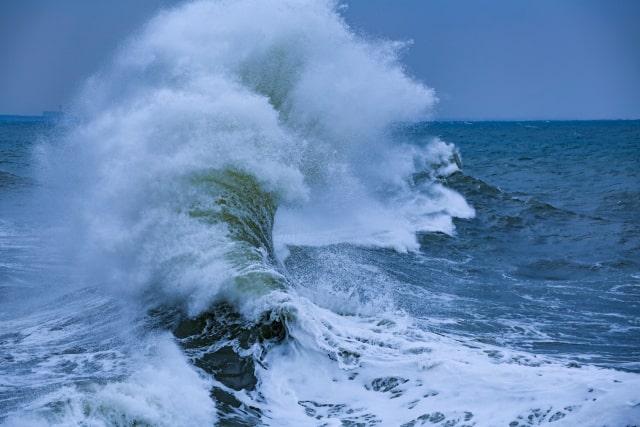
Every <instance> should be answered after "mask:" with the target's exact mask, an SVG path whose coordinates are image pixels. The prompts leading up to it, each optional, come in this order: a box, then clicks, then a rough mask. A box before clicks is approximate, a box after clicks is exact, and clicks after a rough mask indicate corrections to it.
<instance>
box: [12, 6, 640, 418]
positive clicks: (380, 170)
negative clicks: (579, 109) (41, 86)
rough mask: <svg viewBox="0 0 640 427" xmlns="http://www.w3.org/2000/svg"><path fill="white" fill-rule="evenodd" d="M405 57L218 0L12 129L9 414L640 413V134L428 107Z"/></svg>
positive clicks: (191, 9)
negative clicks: (444, 117) (56, 109)
mask: <svg viewBox="0 0 640 427" xmlns="http://www.w3.org/2000/svg"><path fill="white" fill-rule="evenodd" d="M403 48H404V47H403V46H402V44H400V43H396V42H390V41H385V40H375V39H369V38H367V37H366V36H364V35H361V34H355V33H353V32H352V31H351V30H350V29H349V28H348V26H347V25H346V24H345V23H344V22H343V20H342V19H341V17H340V9H339V8H337V7H336V5H335V4H334V3H333V2H331V1H323V0H282V1H278V2H273V1H266V0H240V1H236V2H217V1H216V2H214V1H196V2H192V3H188V4H186V5H183V6H180V7H178V8H175V9H171V10H167V11H165V12H162V13H160V14H159V15H158V16H156V17H155V18H153V19H152V20H151V21H150V22H149V23H148V24H147V25H146V26H145V27H144V28H142V29H140V30H139V31H138V32H137V33H136V34H134V35H133V36H132V37H131V38H130V39H129V41H128V42H126V43H124V44H123V46H122V47H121V49H120V50H119V51H118V52H116V53H115V55H114V56H113V58H112V59H111V60H110V61H106V63H107V65H106V66H105V67H104V68H103V69H102V70H99V71H97V72H96V74H95V75H94V76H93V77H92V78H90V79H89V80H88V81H87V82H86V84H85V85H84V87H83V88H82V89H81V90H80V92H79V93H78V95H77V97H76V101H75V103H74V105H73V108H72V109H71V110H70V112H69V113H68V114H67V116H66V117H65V118H64V119H63V120H60V121H43V120H35V119H32V120H18V118H16V117H4V118H2V117H0V424H1V425H6V426H69V425H79V426H203V425H211V426H213V425H219V426H405V427H409V426H423V425H424V426H449V427H451V426H460V427H461V426H502V425H504V426H510V427H515V426H536V425H548V424H551V425H555V426H594V427H597V426H633V425H638V424H639V422H640V421H639V420H640V363H639V361H640V318H639V314H640V219H639V218H640V217H638V214H637V212H639V211H640V121H601V122H600V121H588V122H544V121H538V122H442V121H433V120H427V119H428V118H429V117H430V116H429V114H430V111H431V109H432V107H433V105H434V103H435V102H436V96H435V94H434V91H433V90H432V89H430V88H428V87H427V86H425V85H424V84H422V83H420V82H417V81H416V80H414V79H412V78H410V77H408V76H407V75H406V74H405V73H404V71H403V68H402V64H401V62H400V61H399V59H398V55H399V53H400V52H401V51H402V49H403ZM436 89H437V88H436Z"/></svg>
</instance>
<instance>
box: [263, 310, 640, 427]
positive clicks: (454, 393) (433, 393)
mask: <svg viewBox="0 0 640 427" xmlns="http://www.w3.org/2000/svg"><path fill="white" fill-rule="evenodd" d="M290 311H291V312H292V313H295V316H294V317H295V318H296V321H295V322H294V324H293V325H292V327H291V330H290V332H291V334H292V336H293V337H294V338H295V340H294V341H291V342H290V343H289V344H287V345H283V346H281V347H278V348H275V349H272V351H270V352H269V353H268V355H267V357H266V359H265V360H264V366H265V369H260V370H259V371H258V373H259V376H260V381H261V382H260V392H261V393H262V395H263V396H265V397H266V402H265V403H264V411H265V413H266V414H267V416H266V417H265V420H266V424H267V425H273V426H276V425H283V426H285V425H286V426H289V425H290V426H293V425H344V423H345V422H353V423H355V424H357V423H362V424H363V425H378V424H379V425H412V426H414V425H415V426H418V425H460V426H462V425H467V426H469V425H478V426H491V425H541V424H547V423H553V424H554V425H561V426H564V425H566V426H574V425H584V426H602V425H633V423H635V422H636V421H637V417H638V415H640V399H638V397H637V396H636V393H635V390H637V389H638V387H639V386H640V378H639V377H638V375H636V374H631V373H625V372H619V371H613V370H606V369H601V368H595V367H589V366H583V367H579V366H578V365H575V366H574V367H571V366H568V365H567V364H566V363H562V362H560V361H557V360H556V361H554V360H551V359H546V358H543V357H540V356H533V355H530V354H526V353H518V352H511V351H509V350H506V349H503V348H496V347H492V346H484V345H479V344H478V343H471V342H469V343H466V344H464V343H461V342H459V341H455V340H451V339H448V338H446V337H442V336H439V335H435V334H431V333H429V332H425V331H423V330H421V329H418V328H415V327H414V326H413V325H412V322H411V320H410V319H408V318H406V317H404V316H398V314H397V313H392V312H388V313H386V314H385V313H382V314H379V315H378V316H376V317H363V316H339V315H337V314H335V313H333V312H331V311H327V310H324V309H320V308H318V307H317V306H315V305H313V304H310V303H309V302H308V301H305V300H304V299H300V300H297V301H296V303H295V308H291V309H290ZM311 420H314V421H311ZM314 423H316V424H314Z"/></svg>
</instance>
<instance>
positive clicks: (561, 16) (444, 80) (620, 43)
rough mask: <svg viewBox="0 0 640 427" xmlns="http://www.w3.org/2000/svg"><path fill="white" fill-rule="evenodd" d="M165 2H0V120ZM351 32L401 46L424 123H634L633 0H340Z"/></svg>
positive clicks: (86, 65)
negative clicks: (430, 102) (426, 104)
mask: <svg viewBox="0 0 640 427" xmlns="http://www.w3.org/2000/svg"><path fill="white" fill-rule="evenodd" d="M173 3H176V1H175V0H136V1H128V0H110V1H108V2H107V1H86V0H20V1H18V0H0V114H39V113H40V112H41V111H42V110H50V109H57V108H58V106H60V105H62V107H63V109H64V105H65V103H66V102H67V100H68V98H69V97H70V96H71V94H72V93H73V91H74V90H75V88H77V87H78V85H79V84H80V83H81V82H82V81H83V80H84V79H85V78H86V77H87V76H88V75H90V74H91V73H92V72H94V71H95V70H97V69H98V68H99V67H100V65H101V64H103V63H104V61H106V60H108V58H109V54H110V52H112V51H113V50H114V49H116V48H117V46H118V44H119V43H120V42H121V41H122V40H123V39H124V38H125V37H126V36H127V35H128V34H130V33H131V32H132V31H134V30H135V29H136V28H137V27H139V26H140V25H142V24H143V23H144V21H145V20H147V19H148V18H149V17H150V16H151V15H152V14H153V13H154V12H155V11H156V10H157V9H158V8H160V7H162V6H163V5H170V4H173ZM347 4H348V8H347V9H346V11H345V12H343V13H344V16H345V18H346V20H347V22H349V23H350V24H351V25H352V27H353V28H354V29H356V31H358V32H362V33H366V34H369V35H370V36H373V37H379V38H388V39H395V40H412V41H413V44H412V45H411V47H410V48H409V49H408V50H407V51H406V52H405V54H404V57H403V62H404V63H405V64H406V68H407V72H408V73H409V74H411V75H412V76H413V77H415V78H417V79H418V80H421V81H423V82H424V83H425V84H427V85H428V86H430V87H433V88H434V89H435V90H436V93H437V95H438V97H439V98H440V102H439V103H438V105H437V107H436V111H435V115H434V118H436V119H508V120H509V119H510V120H513V119H515V120H521V119H616V118H631V119H640V25H638V22H640V1H637V0H485V1H478V0H394V1H392V0H348V1H347Z"/></svg>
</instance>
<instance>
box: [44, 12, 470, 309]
mask: <svg viewBox="0 0 640 427" xmlns="http://www.w3.org/2000/svg"><path fill="white" fill-rule="evenodd" d="M334 8H335V4H334V2H332V1H329V0H282V1H280V2H279V3H278V4H277V5H276V4H274V3H273V2H271V1H266V0H243V1H237V2H229V1H195V2H192V3H188V4H186V5H184V6H181V7H179V8H176V9H174V10H170V11H166V12H163V13H161V14H159V15H158V16H156V17H155V18H154V19H152V20H151V21H150V22H149V23H148V25H147V26H146V27H145V28H144V29H142V30H141V31H140V32H138V33H137V34H136V35H135V36H134V37H132V38H131V39H130V40H129V41H128V42H127V43H126V44H125V45H124V47H123V48H122V49H121V50H120V51H119V52H118V54H117V55H116V56H115V58H114V60H113V62H112V63H111V64H110V65H109V66H107V67H106V68H105V69H104V70H102V71H101V72H100V73H98V74H96V75H95V76H94V77H93V78H92V79H90V81H89V82H88V84H87V85H86V87H85V88H84V89H83V91H82V92H81V93H80V94H79V96H78V102H77V103H76V105H75V109H76V113H77V114H78V117H80V119H79V123H78V124H77V125H75V126H72V128H71V129H70V130H69V131H68V132H67V134H66V137H65V138H64V139H63V141H62V143H61V144H57V145H56V146H48V147H43V148H42V149H41V150H40V152H41V157H42V164H43V165H45V166H46V168H45V172H44V174H43V176H42V177H41V180H42V182H46V183H48V186H47V188H46V189H45V192H47V196H46V197H49V198H50V200H52V202H51V203H52V204H57V205H58V209H57V210H56V209H53V210H52V212H54V213H57V217H59V218H63V221H64V223H65V224H66V227H65V228H63V229H62V231H61V233H62V235H64V239H65V240H69V236H71V235H73V236H75V238H74V239H71V243H70V244H69V246H70V248H69V252H70V253H72V254H75V255H74V256H75V257H76V263H77V264H78V265H82V266H83V267H82V269H83V270H84V272H85V273H87V274H85V276H84V278H83V279H82V280H81V281H82V282H83V283H84V282H86V281H87V280H91V281H100V282H103V283H105V284H107V285H108V286H109V287H111V288H114V289H116V290H117V291H118V292H130V293H133V294H140V293H141V292H146V291H148V289H149V287H150V286H153V289H154V292H156V293H158V294H161V293H164V294H166V295H167V297H169V298H171V299H175V298H179V299H182V300H184V301H185V302H186V303H187V304H188V305H189V307H190V312H191V313H192V314H196V313H198V312H201V311H202V310H204V309H206V308H207V307H208V306H209V305H210V303H211V302H212V301H213V300H214V299H215V298H218V297H219V295H220V294H221V293H225V292H227V293H228V291H229V286H228V281H229V279H230V278H232V277H233V276H234V274H236V273H237V271H235V270H234V268H233V267H232V265H230V264H229V262H228V258H226V255H225V254H228V253H230V252H231V251H233V250H234V249H233V248H234V247H236V246H237V242H234V241H230V240H229V239H228V234H229V231H228V229H227V225H226V224H224V223H220V222H218V223H215V224H212V223H211V221H210V222H204V221H201V220H198V219H197V218H193V215H191V214H190V212H191V210H192V209H193V207H194V206H197V207H199V208H200V209H205V210H209V211H212V212H213V211H218V210H219V209H220V206H216V205H215V204H214V203H213V202H212V199H213V198H214V197H215V194H212V193H211V191H212V190H211V189H210V188H207V185H198V184H197V183H196V184H194V180H195V181H197V180H198V177H201V176H207V174H209V173H211V171H222V170H235V171H239V172H241V173H245V174H248V175H250V176H253V177H255V179H256V180H257V181H258V183H259V184H260V185H261V187H262V191H265V192H268V193H271V194H273V196H274V197H275V198H276V201H277V203H278V204H279V205H280V207H281V208H280V213H279V216H278V219H277V232H276V237H275V240H276V241H277V242H278V244H279V245H280V246H281V247H282V246H283V245H287V244H317V245H323V244H327V243H336V242H351V243H357V244H364V245H376V246H386V247H392V248H396V249H398V250H400V251H406V250H414V249H416V248H417V243H416V240H415V237H414V235H415V232H416V231H421V230H425V231H443V232H445V233H452V232H453V225H452V222H451V218H452V217H454V216H461V217H469V216H472V215H473V210H472V209H471V208H470V207H469V206H468V205H467V204H466V202H465V201H464V199H463V198H462V197H461V196H459V195H458V194H457V193H455V192H453V191H452V190H449V189H447V188H445V187H444V186H442V185H441V184H438V183H436V182H435V181H434V180H433V179H430V180H427V181H425V182H423V183H421V184H419V185H413V184H412V183H411V177H412V174H415V173H420V172H423V171H424V169H427V172H429V171H428V169H429V168H433V167H436V168H437V169H438V170H439V172H440V173H447V172H451V171H453V170H455V169H456V168H457V166H456V165H455V162H454V160H453V157H452V156H453V153H454V148H453V147H452V146H449V145H447V144H445V143H443V142H441V141H434V142H433V143H432V144H431V145H428V146H427V147H424V148H418V147H413V146H411V147H410V146H394V144H393V143H392V142H391V141H390V138H389V137H388V136H387V133H386V131H387V129H388V128H389V126H390V125H391V124H393V123H397V122H401V121H411V120H421V119H424V118H426V117H427V116H428V112H429V108H430V107H431V105H432V104H433V103H434V102H435V96H434V94H433V91H432V90H431V89H429V88H427V87H425V86H424V85H422V84H420V83H418V82H415V81H413V80H412V79H410V78H408V77H407V76H406V75H405V74H404V73H403V71H402V67H401V65H399V63H398V61H397V58H396V56H397V55H396V52H397V49H398V48H399V45H398V44H394V43H391V42H385V41H370V40H365V39H362V38H360V37H357V36H355V35H354V34H353V33H352V32H351V31H350V30H349V28H348V27H347V26H346V24H345V23H344V22H343V20H342V19H341V18H340V16H339V15H338V14H337V13H336V12H335V10H334ZM52 190H53V191H52ZM55 239H56V240H62V237H61V236H59V235H58V236H57V237H56V238H55ZM234 271H235V272H234Z"/></svg>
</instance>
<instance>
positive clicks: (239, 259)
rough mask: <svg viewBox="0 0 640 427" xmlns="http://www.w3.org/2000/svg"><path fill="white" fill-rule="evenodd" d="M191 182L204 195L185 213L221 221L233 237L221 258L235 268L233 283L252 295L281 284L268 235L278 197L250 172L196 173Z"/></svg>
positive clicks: (199, 219)
mask: <svg viewBox="0 0 640 427" xmlns="http://www.w3.org/2000/svg"><path fill="white" fill-rule="evenodd" d="M192 182H193V185H194V186H195V187H196V188H198V189H199V191H198V194H201V195H203V196H204V197H206V198H207V199H208V200H207V201H205V202H199V201H195V202H193V203H192V204H191V206H190V207H189V216H191V217H192V218H196V219H197V220H198V221H202V222H205V223H207V224H211V225H213V224H218V223H223V224H225V225H226V228H227V236H228V238H229V239H230V240H231V241H233V242H234V245H233V247H232V248H231V249H230V250H228V251H227V252H226V253H225V259H226V260H227V261H228V263H229V265H230V266H231V267H232V268H233V269H234V270H235V271H236V273H235V275H234V276H233V277H232V278H231V281H232V282H233V283H234V285H235V287H236V288H237V289H238V290H242V291H243V292H248V293H250V295H251V297H253V298H257V297H259V296H261V295H264V294H265V293H266V292H268V291H270V290H275V289H282V288H284V286H285V282H286V279H285V277H284V276H283V274H282V273H280V272H279V271H278V268H277V266H278V261H277V260H276V256H275V252H274V246H273V235H272V233H273V221H274V216H275V213H276V209H277V196H276V195H275V194H273V193H270V192H268V191H265V190H264V189H263V188H262V187H261V186H260V184H259V183H258V182H257V180H256V179H255V178H254V177H253V176H251V175H250V174H247V173H243V172H239V171H236V170H232V169H226V170H222V171H209V172H207V173H203V174H198V175H197V176H196V177H194V178H193V180H192Z"/></svg>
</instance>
